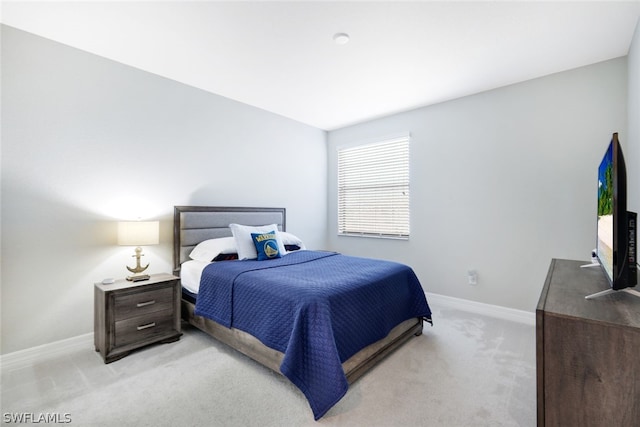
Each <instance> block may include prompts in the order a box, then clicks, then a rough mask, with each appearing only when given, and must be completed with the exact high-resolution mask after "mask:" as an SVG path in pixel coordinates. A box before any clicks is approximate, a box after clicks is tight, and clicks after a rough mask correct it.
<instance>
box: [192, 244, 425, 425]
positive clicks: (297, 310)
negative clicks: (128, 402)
mask: <svg viewBox="0 0 640 427" xmlns="http://www.w3.org/2000/svg"><path fill="white" fill-rule="evenodd" d="M195 314H197V315H199V316H204V317H207V318H210V319H213V320H215V321H216V322H218V323H220V324H222V325H224V326H227V327H234V328H237V329H240V330H243V331H245V332H248V333H250V334H251V335H253V336H255V337H256V338H258V339H259V340H260V341H262V342H263V343H264V344H265V345H266V346H268V347H271V348H273V349H276V350H278V351H280V352H282V353H283V354H284V359H283V361H282V364H281V366H280V371H281V372H282V373H283V374H284V375H285V376H286V377H287V378H289V380H291V382H293V383H294V384H295V385H296V386H297V387H298V388H299V389H300V390H301V391H302V392H303V393H304V394H305V396H306V398H307V400H308V401H309V405H310V406H311V409H312V410H313V414H314V416H315V419H316V420H317V419H319V418H320V417H322V416H323V415H324V414H325V413H326V412H327V411H328V410H329V409H330V408H331V407H332V406H333V405H334V404H336V403H337V402H338V401H339V400H340V399H341V398H342V396H344V394H345V393H346V392H347V389H348V386H349V385H348V383H347V378H346V376H345V374H344V371H343V369H342V362H344V361H346V360H347V359H349V357H351V356H353V355H354V354H355V353H357V352H358V351H360V350H361V349H362V348H364V347H366V346H367V345H369V344H372V343H374V342H376V341H378V340H380V339H382V338H384V337H385V336H386V335H387V334H388V333H389V332H390V331H391V329H393V328H394V327H395V326H396V325H398V324H399V323H401V322H403V321H405V320H407V319H410V318H412V317H426V318H430V317H431V311H430V309H429V306H428V304H427V301H426V299H425V296H424V292H423V290H422V287H421V286H420V282H419V281H418V279H417V277H416V275H415V274H414V272H413V270H412V269H411V268H409V267H407V266H406V265H402V264H398V263H395V262H390V261H382V260H373V259H368V258H357V257H351V256H345V255H341V254H337V253H333V252H316V251H297V252H293V253H290V254H288V255H286V256H284V257H282V258H278V259H273V260H267V261H249V260H243V261H224V262H217V263H212V264H210V265H209V266H207V267H206V268H205V270H204V272H203V274H202V280H201V284H200V290H199V293H198V297H197V300H196V308H195Z"/></svg>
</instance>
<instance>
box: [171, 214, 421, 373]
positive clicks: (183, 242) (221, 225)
mask: <svg viewBox="0 0 640 427" xmlns="http://www.w3.org/2000/svg"><path fill="white" fill-rule="evenodd" d="M230 223H238V224H243V225H254V226H257V225H264V224H277V225H278V229H279V230H281V231H286V210H285V208H248V207H217V206H175V208H174V218H173V273H174V274H175V275H176V276H180V265H181V264H182V263H183V262H184V261H187V260H188V259H189V253H190V252H191V250H192V249H193V248H194V247H195V246H196V245H197V244H198V243H200V242H202V241H204V240H207V239H214V238H219V237H228V236H231V230H230V229H229V227H228V226H229V224H230ZM194 309H195V305H194V304H193V303H192V302H190V301H189V300H187V299H185V298H182V318H183V319H184V320H185V321H187V322H189V323H190V324H191V325H193V326H195V327H196V328H198V329H200V330H202V331H204V332H206V333H207V334H209V335H211V336H212V337H214V338H216V339H217V340H219V341H221V342H223V343H225V344H227V345H229V346H230V347H232V348H234V349H236V350H238V351H239V352H241V353H243V354H245V355H246V356H248V357H250V358H252V359H253V360H255V361H257V362H258V363H260V364H262V365H264V366H266V367H267V368H269V369H271V370H273V371H275V372H277V373H278V374H281V375H282V373H281V372H280V364H281V363H282V359H283V357H284V354H283V353H281V352H279V351H277V350H274V349H272V348H269V347H267V346H265V345H264V344H263V343H262V342H261V341H260V340H258V339H257V338H255V337H254V336H252V335H250V334H248V333H246V332H243V331H241V330H238V329H235V328H227V327H225V326H222V325H220V324H218V323H217V322H215V321H213V320H211V319H207V318H204V317H201V316H197V315H195V314H194ZM421 334H422V319H420V318H415V319H409V320H407V321H405V322H402V323H401V324H399V325H398V326H396V327H395V328H394V329H393V330H391V332H390V333H389V335H387V336H386V337H385V338H383V339H381V340H380V341H377V342H375V343H373V344H371V345H369V346H367V347H365V348H363V349H362V350H360V351H359V352H358V353H356V354H355V355H353V356H352V357H351V358H349V360H347V361H345V362H344V363H343V364H342V368H343V369H344V372H345V375H346V377H347V381H348V382H349V384H352V383H353V382H354V381H355V380H357V379H358V378H360V377H361V376H362V375H363V374H364V373H365V372H367V371H368V370H369V369H371V368H372V367H373V366H374V365H375V364H376V363H377V362H378V361H380V360H381V359H382V358H383V357H385V356H386V355H387V354H389V353H390V352H392V351H393V350H395V349H396V348H397V347H399V346H400V345H402V344H403V343H404V342H406V341H407V340H408V339H409V338H411V337H412V336H414V335H415V336H418V335H421Z"/></svg>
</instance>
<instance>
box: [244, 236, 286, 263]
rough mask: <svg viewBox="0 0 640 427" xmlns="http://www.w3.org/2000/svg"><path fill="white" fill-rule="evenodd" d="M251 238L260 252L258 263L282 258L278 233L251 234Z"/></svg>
mask: <svg viewBox="0 0 640 427" xmlns="http://www.w3.org/2000/svg"><path fill="white" fill-rule="evenodd" d="M251 238H252V239H253V244H254V245H255V246H256V252H258V261H264V260H266V259H275V258H280V257H282V254H281V253H280V249H279V248H278V241H277V239H276V233H251Z"/></svg>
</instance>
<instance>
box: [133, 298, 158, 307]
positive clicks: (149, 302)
mask: <svg viewBox="0 0 640 427" xmlns="http://www.w3.org/2000/svg"><path fill="white" fill-rule="evenodd" d="M155 303H156V300H154V299H152V300H151V301H146V302H139V303H138V304H137V305H136V307H138V308H140V307H144V306H146V305H151V304H155Z"/></svg>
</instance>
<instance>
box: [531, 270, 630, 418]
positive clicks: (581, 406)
mask: <svg viewBox="0 0 640 427" xmlns="http://www.w3.org/2000/svg"><path fill="white" fill-rule="evenodd" d="M583 264H587V262H586V261H568V260H559V259H554V260H552V261H551V266H550V267H549V273H548V274H547V279H546V281H545V284H544V288H543V289H542V294H541V295H540V301H539V302H538V307H537V309H536V363H537V367H536V370H537V400H538V426H562V427H571V426H576V427H578V426H579V427H588V426H598V427H601V426H616V427H627V426H628V427H632V426H640V298H639V297H636V296H634V295H631V294H629V293H626V292H617V293H615V294H611V295H607V296H604V297H599V298H596V299H592V300H585V298H584V297H585V296H586V295H590V294H593V293H596V292H599V291H602V290H605V289H608V288H609V284H608V282H607V279H606V277H605V276H604V273H603V272H602V270H601V269H600V267H591V268H580V266H581V265H583Z"/></svg>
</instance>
